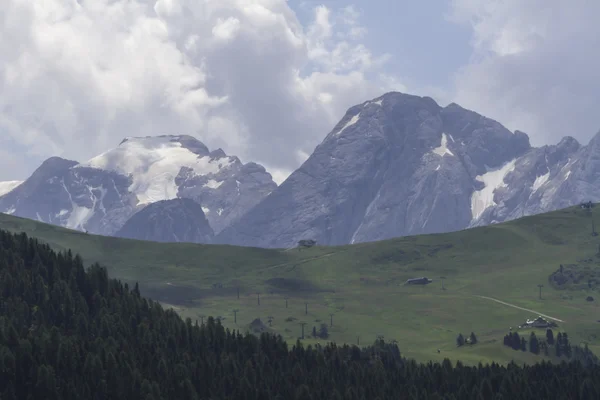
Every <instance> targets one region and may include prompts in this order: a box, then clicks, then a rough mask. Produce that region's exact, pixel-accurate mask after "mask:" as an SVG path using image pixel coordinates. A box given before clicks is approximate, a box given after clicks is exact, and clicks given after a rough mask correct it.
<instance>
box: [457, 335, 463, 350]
mask: <svg viewBox="0 0 600 400" xmlns="http://www.w3.org/2000/svg"><path fill="white" fill-rule="evenodd" d="M464 344H465V338H464V336H463V335H462V333H459V334H458V336H457V337H456V345H457V346H458V347H460V346H463V345H464Z"/></svg>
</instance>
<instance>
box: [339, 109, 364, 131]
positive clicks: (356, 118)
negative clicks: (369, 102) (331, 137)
mask: <svg viewBox="0 0 600 400" xmlns="http://www.w3.org/2000/svg"><path fill="white" fill-rule="evenodd" d="M359 119H360V113H358V114H356V115H355V116H353V117H352V118H350V120H349V121H348V122H346V124H345V125H344V126H343V127H342V129H340V130H339V131H338V133H336V135H340V134H341V133H342V132H344V129H346V128H348V127H349V126H352V125H354V124H355V123H357V122H358V120H359Z"/></svg>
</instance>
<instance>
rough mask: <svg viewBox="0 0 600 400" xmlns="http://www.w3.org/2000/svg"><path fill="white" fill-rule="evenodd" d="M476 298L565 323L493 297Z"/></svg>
mask: <svg viewBox="0 0 600 400" xmlns="http://www.w3.org/2000/svg"><path fill="white" fill-rule="evenodd" d="M474 296H475V297H479V298H481V299H488V300H492V301H495V302H496V303H500V304H504V305H505V306H509V307H513V308H518V309H519V310H523V311H528V312H531V313H534V314H537V315H539V316H542V317H546V318H548V319H552V320H554V321H558V322H565V321H563V320H562V319H558V318H554V317H551V316H549V315H545V314H542V313H541V312H538V311H535V310H530V309H528V308H523V307H519V306H515V305H514V304H510V303H506V302H504V301H501V300H498V299H494V298H493V297H487V296H478V295H474Z"/></svg>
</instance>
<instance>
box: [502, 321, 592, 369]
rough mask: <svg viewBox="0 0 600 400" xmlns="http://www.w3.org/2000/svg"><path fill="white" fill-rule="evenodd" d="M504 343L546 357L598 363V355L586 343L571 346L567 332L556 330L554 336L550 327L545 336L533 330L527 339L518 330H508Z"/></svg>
mask: <svg viewBox="0 0 600 400" xmlns="http://www.w3.org/2000/svg"><path fill="white" fill-rule="evenodd" d="M504 345H505V346H508V347H511V348H513V349H514V350H520V351H527V350H529V351H530V352H531V353H533V354H540V353H543V354H544V355H545V356H547V357H557V358H560V357H563V358H566V359H570V360H575V361H579V362H581V363H583V364H584V365H586V366H589V365H597V364H600V360H599V359H598V357H597V356H596V355H595V354H594V353H592V351H590V349H589V348H588V345H587V344H585V345H584V346H583V347H581V346H573V345H572V344H571V343H570V342H569V335H568V334H567V332H558V334H557V335H556V337H554V332H553V331H552V329H547V330H546V337H545V339H543V338H538V337H537V336H536V334H535V332H531V333H530V334H529V340H526V339H525V336H521V335H519V333H518V332H510V333H508V334H507V335H505V336H504Z"/></svg>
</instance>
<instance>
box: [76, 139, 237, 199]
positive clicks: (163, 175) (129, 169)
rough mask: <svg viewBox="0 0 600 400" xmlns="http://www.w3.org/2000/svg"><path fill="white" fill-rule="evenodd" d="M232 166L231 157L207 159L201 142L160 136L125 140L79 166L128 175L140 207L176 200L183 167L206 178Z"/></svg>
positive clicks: (206, 151) (234, 161)
mask: <svg viewBox="0 0 600 400" xmlns="http://www.w3.org/2000/svg"><path fill="white" fill-rule="evenodd" d="M218 155H224V152H223V153H218ZM235 163H236V158H233V157H227V156H224V157H210V152H209V150H208V148H207V147H206V146H205V145H204V143H202V142H201V141H199V140H198V139H196V138H194V137H192V136H187V135H178V136H174V135H163V136H146V137H129V138H125V139H124V140H123V141H122V142H121V143H120V144H119V146H118V147H116V148H113V149H110V150H108V151H106V152H104V153H102V154H100V155H98V156H96V157H94V158H92V159H90V160H89V161H88V162H87V163H84V164H81V165H80V166H81V167H90V168H96V169H102V170H108V171H115V172H118V173H120V174H122V175H125V176H131V177H132V179H133V184H132V185H131V187H130V190H132V191H133V192H134V193H135V194H136V195H137V196H138V199H139V201H140V203H139V204H148V203H153V202H155V201H159V200H168V199H173V198H176V197H177V192H178V190H179V188H178V185H177V184H176V182H175V181H176V178H177V177H178V175H179V174H180V172H181V170H182V168H184V169H186V170H187V171H189V173H191V174H193V175H202V176H206V175H212V174H216V173H218V172H219V171H220V170H222V169H226V168H228V167H229V166H230V165H232V164H235Z"/></svg>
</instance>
